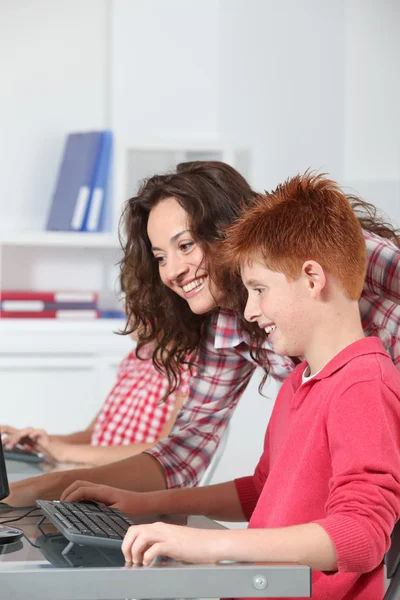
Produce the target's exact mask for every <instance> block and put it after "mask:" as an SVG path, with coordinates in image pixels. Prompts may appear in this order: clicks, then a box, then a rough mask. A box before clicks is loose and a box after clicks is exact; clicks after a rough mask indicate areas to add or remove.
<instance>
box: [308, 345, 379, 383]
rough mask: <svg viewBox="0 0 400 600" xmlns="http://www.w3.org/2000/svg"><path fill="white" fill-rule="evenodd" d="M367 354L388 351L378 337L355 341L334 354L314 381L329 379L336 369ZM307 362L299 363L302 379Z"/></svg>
mask: <svg viewBox="0 0 400 600" xmlns="http://www.w3.org/2000/svg"><path fill="white" fill-rule="evenodd" d="M367 354H383V355H384V356H387V352H386V350H385V348H384V347H383V344H382V342H381V341H380V340H379V339H378V338H377V337H365V338H362V339H361V340H357V341H356V342H353V343H352V344H350V345H349V346H346V348H343V350H341V351H340V352H339V353H338V354H336V356H334V357H333V358H332V359H331V360H330V361H329V362H328V364H326V365H325V366H324V367H323V368H322V369H321V370H320V371H319V372H318V373H317V374H316V375H315V376H314V377H313V378H312V381H313V382H314V381H318V380H321V379H327V378H328V377H330V376H331V375H333V374H334V373H335V372H336V371H339V370H340V369H342V368H343V367H345V366H346V365H347V364H348V363H349V362H350V361H351V360H353V359H354V358H358V357H360V356H366V355H367ZM306 366H307V363H306V362H303V363H301V365H299V366H298V367H297V368H298V375H299V376H300V380H301V377H302V374H303V372H304V369H305V368H306Z"/></svg>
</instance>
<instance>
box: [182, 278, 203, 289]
mask: <svg viewBox="0 0 400 600" xmlns="http://www.w3.org/2000/svg"><path fill="white" fill-rule="evenodd" d="M205 280H206V278H205V277H199V279H195V280H194V281H191V282H190V283H188V284H187V285H184V286H183V291H184V292H191V291H192V290H194V288H197V287H199V285H201V284H202V283H204V282H205Z"/></svg>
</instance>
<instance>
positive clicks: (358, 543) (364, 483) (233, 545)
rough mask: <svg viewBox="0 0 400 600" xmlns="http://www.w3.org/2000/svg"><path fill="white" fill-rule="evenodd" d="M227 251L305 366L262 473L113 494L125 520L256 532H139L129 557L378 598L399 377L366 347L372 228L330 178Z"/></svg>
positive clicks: (299, 193) (394, 468)
mask: <svg viewBox="0 0 400 600" xmlns="http://www.w3.org/2000/svg"><path fill="white" fill-rule="evenodd" d="M222 253H223V258H224V261H225V262H227V263H229V264H231V265H232V268H234V269H235V268H236V269H239V270H240V274H241V277H242V279H243V283H244V285H245V286H246V288H247V291H248V301H247V305H246V309H245V317H246V319H247V320H248V321H251V322H256V323H257V324H258V325H259V327H261V328H262V329H264V330H265V332H266V334H267V336H268V343H270V344H272V346H273V348H274V351H275V352H276V353H278V354H281V355H283V356H299V357H303V358H304V362H302V363H301V364H300V365H299V366H298V367H297V368H296V369H295V370H294V372H293V373H292V374H291V375H290V377H289V378H288V379H287V380H286V381H285V383H284V384H283V386H282V388H281V390H280V392H279V394H278V397H277V400H276V403H275V406H274V410H273V413H272V416H271V419H270V422H269V425H268V429H267V432H266V436H265V444H264V453H263V455H262V457H261V459H260V461H259V464H258V466H257V468H256V470H255V473H254V475H252V476H250V477H244V478H241V479H237V480H235V481H234V482H227V483H224V484H219V485H216V486H209V487H204V488H194V489H179V490H168V491H161V492H154V493H147V494H135V493H132V492H121V491H120V490H112V489H110V491H109V496H108V498H109V502H111V503H112V502H113V498H112V497H111V498H110V494H111V495H112V494H115V500H116V501H118V505H119V507H120V508H123V509H125V510H126V511H127V512H136V513H138V512H142V513H149V514H152V513H153V514H154V513H185V514H200V513H201V514H206V515H208V516H211V517H214V518H217V519H222V520H243V518H244V517H246V518H248V519H249V521H250V522H249V528H248V529H247V530H237V531H234V530H229V531H207V530H196V529H190V528H184V527H178V526H173V525H166V524H162V523H161V524H160V523H156V524H153V525H144V526H136V527H131V528H130V530H129V531H128V533H127V535H126V537H125V540H124V543H123V552H124V554H125V557H126V559H127V560H132V561H133V562H143V563H144V564H149V563H150V561H151V560H152V559H153V558H154V557H155V556H157V555H166V556H171V557H173V558H178V559H181V560H186V561H188V562H216V561H219V560H223V559H231V560H237V561H290V562H297V563H301V564H305V565H309V566H311V567H312V568H313V595H312V597H313V598H314V600H322V599H323V600H379V599H380V598H382V597H383V594H384V575H383V565H382V559H383V555H384V553H385V552H386V551H387V549H388V547H389V544H390V534H391V532H392V530H393V527H394V525H395V523H396V521H397V519H398V518H399V514H400V457H399V440H400V373H399V372H398V371H397V370H396V368H395V367H394V365H393V364H392V362H391V359H390V357H389V355H388V354H387V353H386V351H385V350H384V348H383V346H382V344H381V342H380V341H379V339H378V338H375V337H368V338H366V337H364V333H363V329H362V325H361V320H360V314H359V308H358V300H359V297H360V295H361V291H362V288H363V282H364V276H365V266H366V256H365V242H364V238H363V235H362V231H361V227H360V225H359V223H358V221H357V219H356V217H355V215H354V213H353V210H352V209H351V207H350V205H349V203H348V201H347V199H346V197H345V195H344V194H343V193H342V192H341V190H340V188H339V187H338V186H337V185H336V184H335V183H334V182H333V181H330V180H328V179H326V178H324V177H323V176H320V175H319V176H315V175H312V174H310V173H306V174H305V175H303V176H300V175H299V176H296V177H294V178H292V179H290V180H288V181H287V182H285V183H284V184H282V185H280V186H279V187H278V188H277V189H276V190H275V191H274V192H273V193H270V194H266V195H265V196H261V197H260V198H259V199H258V201H257V202H256V203H255V204H254V206H253V207H252V208H250V209H247V210H246V212H245V213H244V214H243V216H242V217H241V219H240V220H239V221H237V222H236V223H234V224H233V225H232V226H231V227H230V228H229V229H228V231H227V236H226V241H225V243H224V248H223V251H222ZM92 491H93V490H92ZM102 493H103V492H102ZM121 494H126V497H125V496H124V498H125V504H123V503H122V501H121ZM103 495H104V493H103ZM92 497H95V496H94V495H93V494H92Z"/></svg>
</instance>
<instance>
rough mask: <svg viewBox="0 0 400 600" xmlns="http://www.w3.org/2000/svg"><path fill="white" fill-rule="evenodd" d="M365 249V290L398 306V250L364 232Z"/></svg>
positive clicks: (375, 236) (399, 252) (399, 290)
mask: <svg viewBox="0 0 400 600" xmlns="http://www.w3.org/2000/svg"><path fill="white" fill-rule="evenodd" d="M364 238H365V244H366V249H367V272H366V275H365V288H366V290H367V291H370V292H373V293H374V294H377V295H378V296H381V297H385V298H386V299H387V300H390V301H391V302H394V303H395V304H400V248H397V246H395V245H394V244H393V243H392V242H390V241H389V240H387V239H385V238H381V237H379V236H378V235H375V234H373V233H371V232H369V231H364Z"/></svg>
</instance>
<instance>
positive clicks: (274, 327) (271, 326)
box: [264, 325, 276, 335]
mask: <svg viewBox="0 0 400 600" xmlns="http://www.w3.org/2000/svg"><path fill="white" fill-rule="evenodd" d="M274 329H276V325H268V327H265V329H264V331H265V333H266V334H267V335H268V334H270V333H271V331H274Z"/></svg>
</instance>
